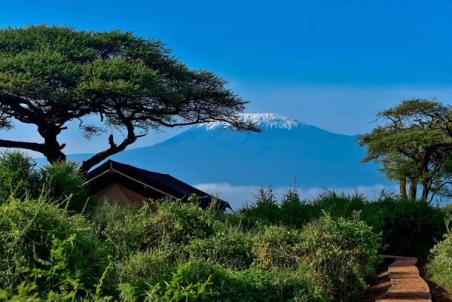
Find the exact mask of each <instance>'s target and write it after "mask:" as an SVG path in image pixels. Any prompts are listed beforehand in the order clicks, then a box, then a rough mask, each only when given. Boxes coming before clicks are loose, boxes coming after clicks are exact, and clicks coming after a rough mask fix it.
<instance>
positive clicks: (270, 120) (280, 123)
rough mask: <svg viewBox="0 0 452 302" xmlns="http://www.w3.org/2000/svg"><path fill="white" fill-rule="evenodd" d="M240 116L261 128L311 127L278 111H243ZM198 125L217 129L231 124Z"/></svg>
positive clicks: (208, 128)
mask: <svg viewBox="0 0 452 302" xmlns="http://www.w3.org/2000/svg"><path fill="white" fill-rule="evenodd" d="M240 118H241V119H242V120H243V121H246V122H250V123H253V124H254V125H257V126H258V127H259V128H261V129H272V128H280V129H292V128H295V127H309V126H308V125H306V124H303V123H302V122H299V121H297V120H294V119H291V118H289V117H286V116H283V115H279V114H276V113H242V114H240ZM198 127H199V128H205V129H207V130H215V129H218V128H230V125H229V124H226V123H225V122H212V123H207V124H201V125H198Z"/></svg>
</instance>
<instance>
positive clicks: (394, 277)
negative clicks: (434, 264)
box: [376, 255, 432, 302]
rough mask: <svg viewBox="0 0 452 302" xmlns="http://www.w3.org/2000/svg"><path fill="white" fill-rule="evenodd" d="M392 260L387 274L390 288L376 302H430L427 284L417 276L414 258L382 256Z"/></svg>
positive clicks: (417, 271) (415, 259)
mask: <svg viewBox="0 0 452 302" xmlns="http://www.w3.org/2000/svg"><path fill="white" fill-rule="evenodd" d="M383 257H384V258H391V259H394V262H393V263H392V264H390V265H389V268H388V274H389V278H390V283H391V286H390V288H389V289H388V291H387V292H386V293H385V294H383V295H382V296H381V297H379V298H378V299H377V300H376V302H403V301H407V302H408V301H409V302H431V301H432V298H431V295H430V289H429V287H428V284H427V282H425V280H424V279H422V278H421V276H420V275H419V270H418V268H417V267H416V263H417V261H418V259H417V258H414V257H398V256H386V255H384V256H383Z"/></svg>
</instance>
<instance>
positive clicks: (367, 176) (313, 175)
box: [114, 113, 385, 188]
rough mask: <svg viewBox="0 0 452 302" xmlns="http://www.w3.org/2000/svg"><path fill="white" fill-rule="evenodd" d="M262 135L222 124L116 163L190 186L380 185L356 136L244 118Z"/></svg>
mask: <svg viewBox="0 0 452 302" xmlns="http://www.w3.org/2000/svg"><path fill="white" fill-rule="evenodd" d="M243 118H244V119H250V120H252V121H253V122H255V124H257V125H258V126H259V127H260V128H261V129H262V131H261V132H259V133H255V132H243V131H235V130H232V129H230V127H228V126H227V125H225V124H223V123H210V124H205V125H200V126H196V127H193V128H190V129H189V130H187V131H185V132H183V133H181V134H179V135H177V136H175V137H172V138H170V139H169V140H166V141H164V142H162V143H159V144H157V145H153V146H150V147H145V148H137V149H131V150H126V151H124V152H122V153H120V154H118V155H116V156H114V159H115V160H118V161H121V162H125V163H130V164H132V165H136V166H139V167H142V168H145V169H150V170H154V171H159V172H163V173H169V174H172V175H174V176H176V177H178V178H180V179H182V180H184V181H187V182H188V183H191V184H200V183H227V184H231V185H241V186H243V185H246V186H258V185H271V186H291V185H294V184H296V185H298V186H302V187H320V188H340V187H354V186H361V185H362V186H368V185H375V184H381V183H384V182H385V179H384V178H383V177H382V175H381V174H380V173H379V172H378V169H377V167H376V166H375V165H374V164H363V163H361V159H362V158H363V156H364V149H363V148H362V147H360V146H358V145H357V143H356V139H357V137H356V136H348V135H341V134H335V133H331V132H329V131H326V130H322V129H320V128H317V127H315V126H310V125H306V124H303V123H301V122H298V121H296V120H293V119H290V118H287V117H284V116H281V115H277V114H273V113H263V114H256V113H252V114H244V115H243Z"/></svg>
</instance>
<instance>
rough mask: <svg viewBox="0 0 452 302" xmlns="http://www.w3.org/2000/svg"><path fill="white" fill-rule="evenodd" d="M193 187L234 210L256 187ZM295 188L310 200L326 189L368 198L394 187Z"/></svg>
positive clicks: (282, 189)
mask: <svg viewBox="0 0 452 302" xmlns="http://www.w3.org/2000/svg"><path fill="white" fill-rule="evenodd" d="M195 187H196V188H198V189H200V190H202V191H205V192H207V193H210V194H213V195H216V196H218V197H220V198H222V199H224V200H227V201H229V202H230V203H231V206H232V208H233V209H235V210H236V209H239V208H241V207H243V206H244V205H246V204H247V203H251V202H253V200H254V196H253V194H254V193H255V192H256V189H257V186H235V185H231V184H228V183H204V184H197V185H195ZM289 189H293V187H276V188H272V190H273V193H275V195H276V197H277V198H281V197H282V196H283V195H284V194H285V193H287V191H288V190H289ZM296 189H297V191H298V192H299V194H300V196H301V198H303V199H304V200H312V199H314V198H316V197H318V196H319V195H320V194H322V193H324V192H325V191H328V190H334V191H336V192H344V193H346V194H354V193H359V194H363V195H365V196H366V197H367V198H369V199H373V198H376V197H378V195H379V194H380V193H381V191H382V190H390V191H395V189H396V188H395V187H388V186H384V185H380V184H376V185H374V186H356V187H343V188H320V187H311V188H303V187H297V188H296Z"/></svg>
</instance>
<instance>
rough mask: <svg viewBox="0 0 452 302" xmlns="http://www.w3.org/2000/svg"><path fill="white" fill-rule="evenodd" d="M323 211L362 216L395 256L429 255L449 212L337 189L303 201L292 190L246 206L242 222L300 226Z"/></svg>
mask: <svg viewBox="0 0 452 302" xmlns="http://www.w3.org/2000/svg"><path fill="white" fill-rule="evenodd" d="M267 195H268V193H263V194H262V193H261V194H260V196H261V197H262V196H267ZM322 212H326V213H328V214H329V215H331V216H332V217H334V218H340V217H342V218H353V217H355V216H358V217H359V218H360V219H361V220H363V221H364V222H366V223H367V224H368V225H369V226H371V227H372V229H373V230H374V232H375V233H377V234H381V235H382V246H381V252H385V253H389V254H394V255H406V256H420V257H425V256H427V254H428V252H429V250H430V249H431V248H432V247H433V245H434V244H435V242H437V241H438V240H440V239H441V238H442V236H443V234H444V232H445V226H444V219H445V216H446V213H445V211H443V210H442V209H440V208H436V207H433V206H431V205H429V204H425V203H420V202H417V201H412V200H404V199H397V198H394V197H384V196H383V197H382V198H380V199H379V200H375V201H368V200H366V199H365V198H364V197H363V196H360V195H352V196H347V195H344V194H337V193H335V192H327V193H325V194H323V195H322V196H320V197H319V198H318V199H317V200H314V201H312V202H306V201H303V200H301V199H300V198H299V196H298V194H296V192H288V194H286V196H284V197H283V198H282V199H281V201H279V202H278V201H277V200H275V199H272V200H268V199H260V200H258V202H257V203H256V204H255V205H253V206H249V207H247V208H245V209H244V210H243V211H242V213H241V217H242V220H243V222H242V223H244V224H247V225H249V226H253V225H259V224H265V225H275V224H276V225H283V226H286V227H288V228H293V229H298V228H301V227H303V226H304V225H306V223H308V222H310V221H312V220H314V219H317V218H318V217H319V216H320V215H321V214H322Z"/></svg>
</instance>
